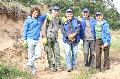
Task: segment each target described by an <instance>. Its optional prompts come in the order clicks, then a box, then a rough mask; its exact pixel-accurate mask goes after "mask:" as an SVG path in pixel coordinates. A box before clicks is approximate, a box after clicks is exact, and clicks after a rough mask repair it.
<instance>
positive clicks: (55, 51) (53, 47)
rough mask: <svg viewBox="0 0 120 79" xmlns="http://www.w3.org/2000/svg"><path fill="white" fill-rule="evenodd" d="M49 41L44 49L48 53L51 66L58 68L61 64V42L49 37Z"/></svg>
mask: <svg viewBox="0 0 120 79" xmlns="http://www.w3.org/2000/svg"><path fill="white" fill-rule="evenodd" d="M47 42H48V43H47V44H46V45H44V50H45V52H46V53H47V59H48V64H49V67H50V68H56V69H58V68H59V67H60V65H61V62H60V48H59V43H58V41H57V40H53V39H52V38H48V41H47Z"/></svg>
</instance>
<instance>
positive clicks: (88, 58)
mask: <svg viewBox="0 0 120 79" xmlns="http://www.w3.org/2000/svg"><path fill="white" fill-rule="evenodd" d="M83 47H84V63H85V66H87V67H89V66H91V67H93V65H94V58H95V57H94V52H95V41H94V40H84V41H83Z"/></svg>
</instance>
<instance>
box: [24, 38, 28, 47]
mask: <svg viewBox="0 0 120 79" xmlns="http://www.w3.org/2000/svg"><path fill="white" fill-rule="evenodd" d="M23 47H24V48H25V49H27V48H28V43H27V40H24V41H23Z"/></svg>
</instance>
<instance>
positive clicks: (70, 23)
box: [62, 9, 80, 72]
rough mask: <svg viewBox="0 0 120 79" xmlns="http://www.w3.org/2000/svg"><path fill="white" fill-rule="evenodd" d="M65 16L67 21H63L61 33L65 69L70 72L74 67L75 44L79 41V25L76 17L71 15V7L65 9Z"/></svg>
mask: <svg viewBox="0 0 120 79" xmlns="http://www.w3.org/2000/svg"><path fill="white" fill-rule="evenodd" d="M66 17H67V21H66V22H64V25H63V27H62V34H63V42H64V46H65V58H66V66H67V71H68V72H70V71H71V70H73V69H75V68H76V57H77V46H78V43H79V41H80V34H79V33H80V25H79V22H78V20H77V18H75V17H74V16H73V11H72V10H71V9H67V11H66Z"/></svg>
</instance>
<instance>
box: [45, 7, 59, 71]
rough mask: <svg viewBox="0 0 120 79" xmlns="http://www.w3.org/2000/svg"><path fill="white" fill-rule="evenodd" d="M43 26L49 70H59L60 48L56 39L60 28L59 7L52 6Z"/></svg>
mask: <svg viewBox="0 0 120 79" xmlns="http://www.w3.org/2000/svg"><path fill="white" fill-rule="evenodd" d="M45 22H46V23H45V25H44V26H43V31H44V32H43V38H45V39H46V42H44V50H45V52H46V53H47V59H48V64H49V68H50V69H51V70H52V71H57V70H60V65H61V62H60V48H59V43H58V41H57V39H58V29H59V28H60V27H61V20H60V19H59V7H58V6H53V7H52V9H51V14H49V15H48V16H47V18H46V21H45Z"/></svg>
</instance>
